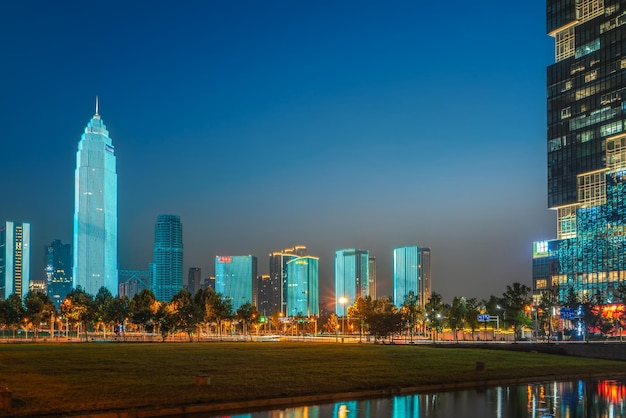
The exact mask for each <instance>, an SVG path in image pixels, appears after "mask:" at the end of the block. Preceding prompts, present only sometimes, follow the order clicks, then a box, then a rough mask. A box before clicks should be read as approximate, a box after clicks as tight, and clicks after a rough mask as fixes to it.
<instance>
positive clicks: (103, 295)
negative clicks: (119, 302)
mask: <svg viewBox="0 0 626 418" xmlns="http://www.w3.org/2000/svg"><path fill="white" fill-rule="evenodd" d="M112 300H113V295H112V294H111V292H110V291H109V289H107V288H106V287H104V286H102V287H101V288H100V289H99V290H98V293H97V294H96V297H95V299H94V321H95V322H96V331H97V329H98V328H99V327H100V326H102V331H103V332H104V338H105V339H106V336H107V325H110V320H109V318H108V310H109V305H110V304H111V301H112Z"/></svg>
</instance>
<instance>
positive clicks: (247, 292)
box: [215, 255, 257, 310]
mask: <svg viewBox="0 0 626 418" xmlns="http://www.w3.org/2000/svg"><path fill="white" fill-rule="evenodd" d="M256 277H257V258H256V257H254V256H252V255H239V256H232V257H230V256H219V255H218V256H216V257H215V291H216V292H217V293H221V294H222V296H224V298H226V299H229V300H230V301H231V303H232V306H233V309H234V310H237V309H239V307H241V306H242V305H244V304H245V303H246V302H250V303H252V286H253V281H254V280H256Z"/></svg>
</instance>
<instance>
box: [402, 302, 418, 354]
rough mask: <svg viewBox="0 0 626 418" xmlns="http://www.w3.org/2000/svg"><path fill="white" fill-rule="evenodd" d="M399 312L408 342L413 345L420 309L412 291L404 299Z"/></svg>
mask: <svg viewBox="0 0 626 418" xmlns="http://www.w3.org/2000/svg"><path fill="white" fill-rule="evenodd" d="M401 312H402V320H403V321H404V323H405V324H406V327H407V329H408V331H409V338H410V342H411V343H413V333H414V332H415V326H416V323H417V319H418V317H419V316H420V313H421V308H420V306H419V304H418V301H417V297H415V293H414V292H413V291H410V292H409V294H408V295H407V296H406V297H405V298H404V303H403V304H402V308H401Z"/></svg>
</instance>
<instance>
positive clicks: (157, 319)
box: [152, 302, 176, 341]
mask: <svg viewBox="0 0 626 418" xmlns="http://www.w3.org/2000/svg"><path fill="white" fill-rule="evenodd" d="M152 320H153V321H154V323H155V324H156V326H157V328H158V330H159V333H160V334H161V338H162V340H163V341H165V340H166V339H167V336H168V335H170V333H172V332H173V331H174V329H175V322H176V319H175V318H174V315H173V309H172V306H171V305H170V304H169V303H165V302H164V303H159V304H158V307H157V310H156V312H155V313H154V315H153V317H152Z"/></svg>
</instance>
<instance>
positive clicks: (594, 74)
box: [585, 70, 598, 83]
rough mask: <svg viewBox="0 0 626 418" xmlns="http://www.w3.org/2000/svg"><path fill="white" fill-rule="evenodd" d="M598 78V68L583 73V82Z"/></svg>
mask: <svg viewBox="0 0 626 418" xmlns="http://www.w3.org/2000/svg"><path fill="white" fill-rule="evenodd" d="M596 78H598V70H593V71H590V72H588V73H587V74H585V83H588V82H590V81H593V80H595V79H596Z"/></svg>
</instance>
